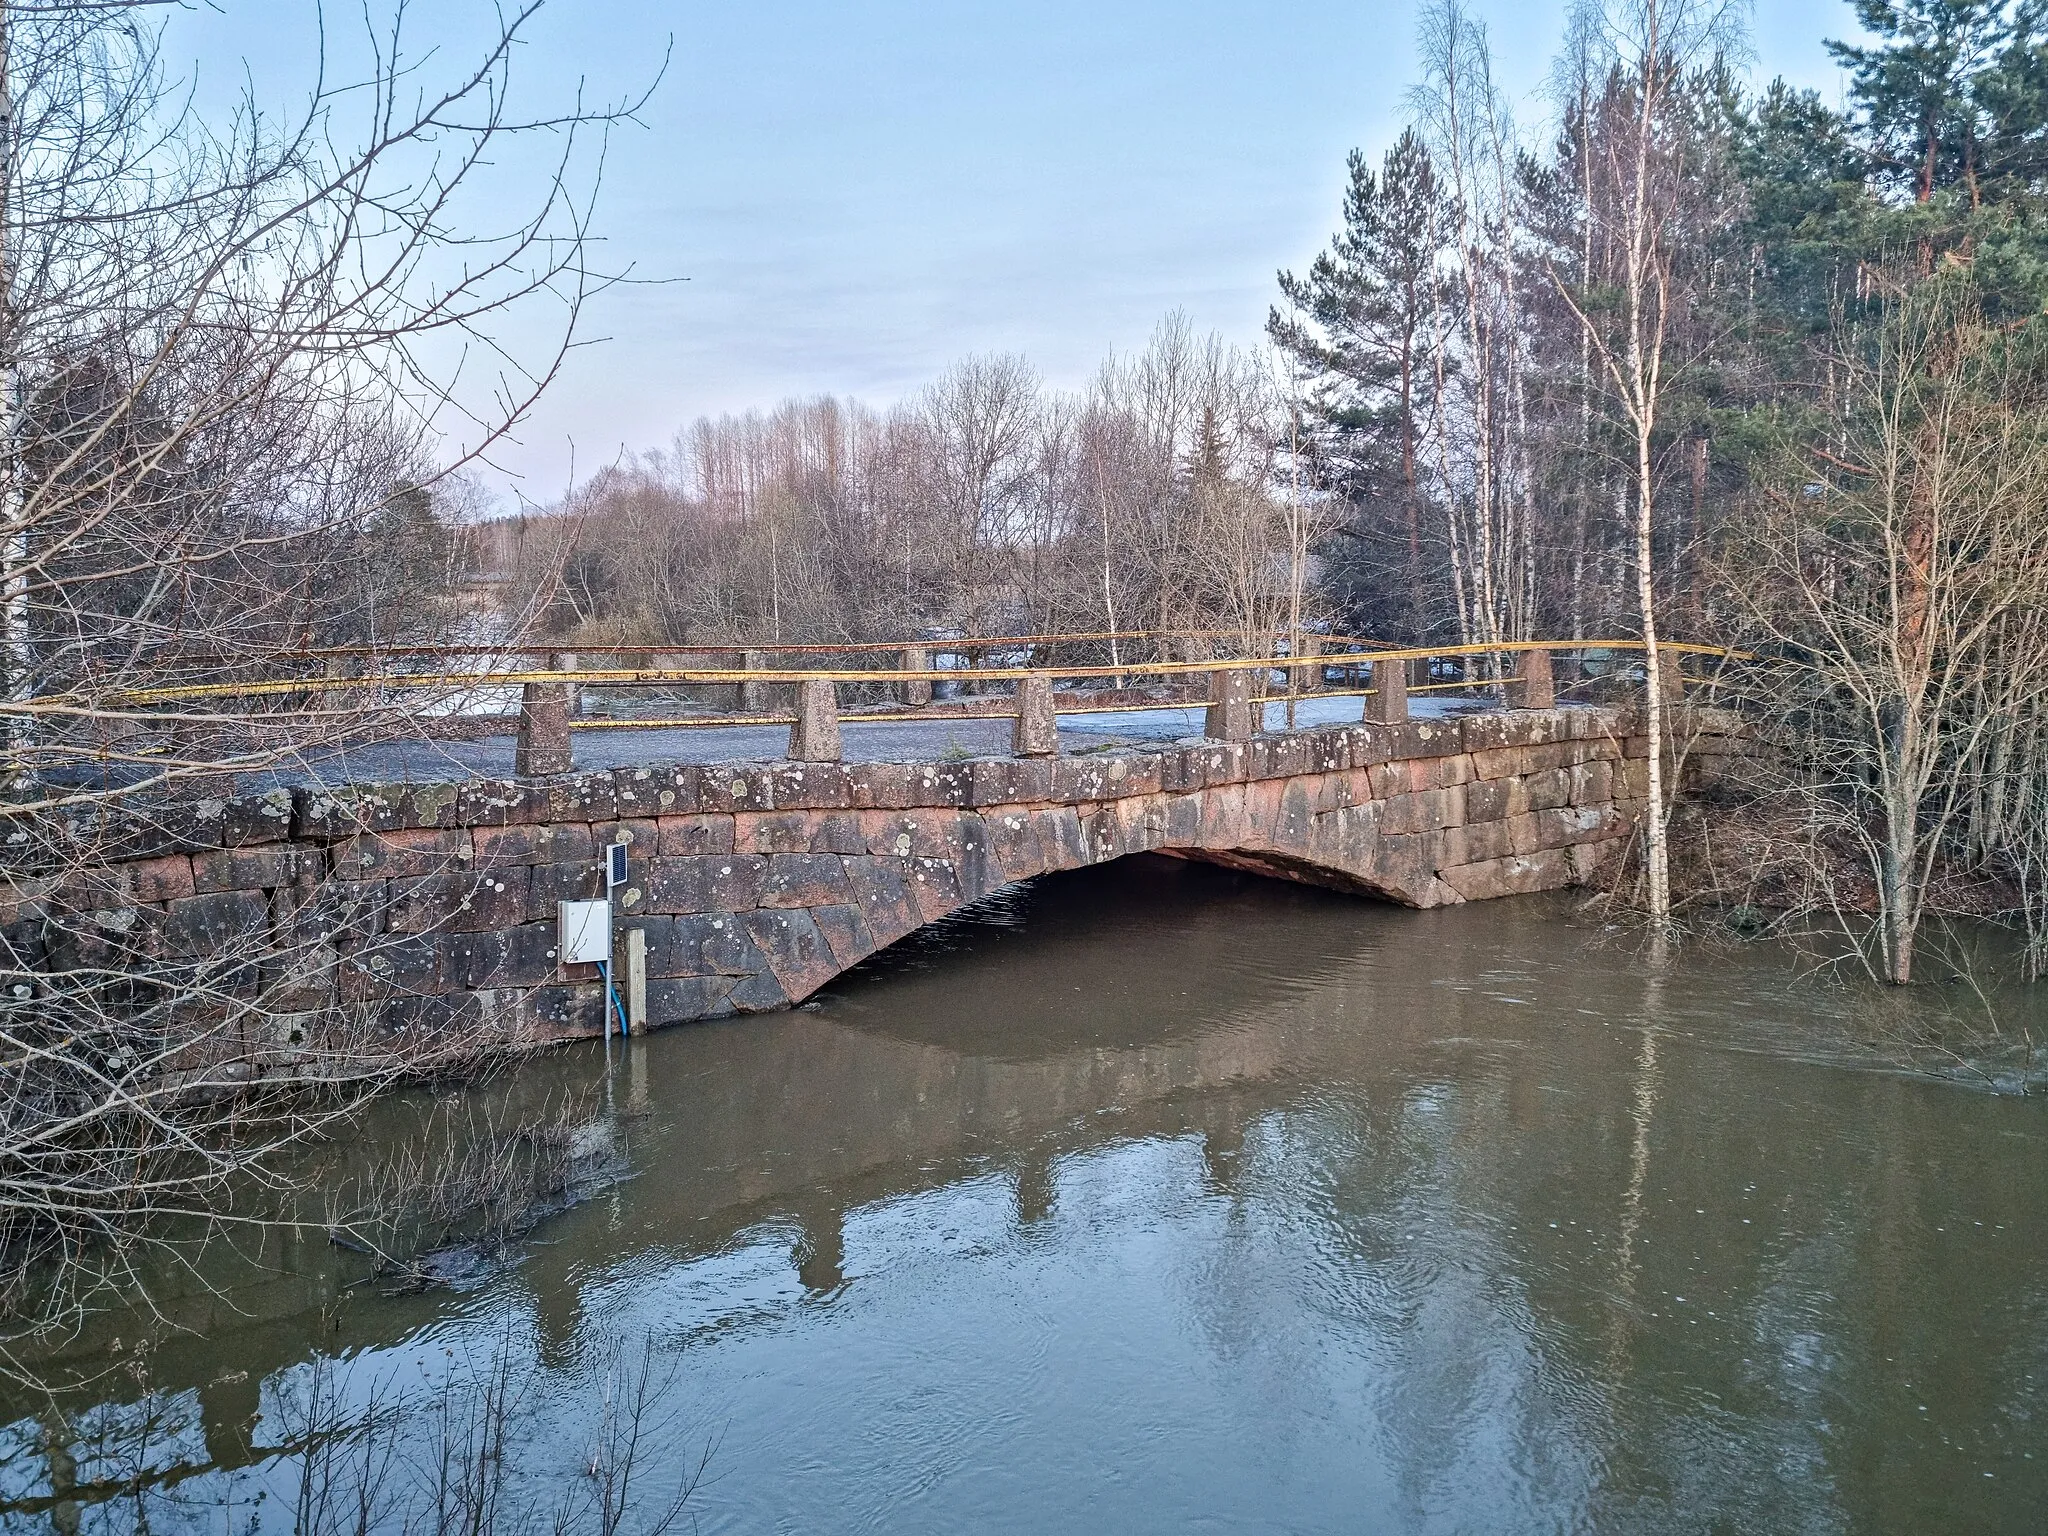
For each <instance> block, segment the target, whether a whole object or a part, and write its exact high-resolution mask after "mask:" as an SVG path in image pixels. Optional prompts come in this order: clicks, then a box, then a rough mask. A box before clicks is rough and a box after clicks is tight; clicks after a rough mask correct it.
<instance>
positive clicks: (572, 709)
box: [548, 651, 583, 720]
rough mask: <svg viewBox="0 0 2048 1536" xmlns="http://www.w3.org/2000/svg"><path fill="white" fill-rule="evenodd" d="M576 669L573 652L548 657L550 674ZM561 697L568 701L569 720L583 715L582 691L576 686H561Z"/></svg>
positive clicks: (559, 652)
mask: <svg viewBox="0 0 2048 1536" xmlns="http://www.w3.org/2000/svg"><path fill="white" fill-rule="evenodd" d="M576 669H577V667H576V653H575V652H574V651H556V652H555V653H554V654H553V655H552V656H550V657H548V670H549V671H550V672H574V671H575V670H576ZM562 697H563V698H564V699H566V700H567V701H568V709H569V718H570V719H571V720H574V719H575V718H576V717H577V716H579V715H581V714H582V713H583V690H582V689H581V688H579V687H578V686H577V685H576V684H574V683H564V684H562Z"/></svg>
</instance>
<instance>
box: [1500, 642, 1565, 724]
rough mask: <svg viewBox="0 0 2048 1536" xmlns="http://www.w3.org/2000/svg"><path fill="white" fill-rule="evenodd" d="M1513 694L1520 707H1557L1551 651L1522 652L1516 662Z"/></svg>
mask: <svg viewBox="0 0 2048 1536" xmlns="http://www.w3.org/2000/svg"><path fill="white" fill-rule="evenodd" d="M1511 694H1512V697H1513V699H1514V702H1515V707H1516V708H1518V709H1532V710H1533V709H1554V708H1555V707H1556V705H1557V682H1556V678H1555V676H1554V675H1553V673H1552V671H1551V666H1550V652H1548V651H1544V650H1534V651H1524V652H1522V653H1521V655H1520V657H1519V658H1517V661H1516V664H1515V682H1514V686H1513V688H1512V690H1511Z"/></svg>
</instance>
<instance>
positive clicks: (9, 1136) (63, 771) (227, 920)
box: [0, 0, 625, 1318]
mask: <svg viewBox="0 0 2048 1536" xmlns="http://www.w3.org/2000/svg"><path fill="white" fill-rule="evenodd" d="M538 9H539V5H538V3H537V0H533V3H528V4H525V5H523V6H521V7H519V8H516V9H515V10H513V11H511V12H509V13H504V14H502V15H500V16H499V17H498V20H497V22H496V23H494V24H493V25H494V30H493V32H492V34H491V36H490V38H489V40H488V41H487V43H486V45H485V46H484V47H482V48H481V49H480V50H479V52H478V53H477V54H475V55H474V56H473V57H471V58H469V59H468V60H466V61H460V62H458V61H457V60H455V59H454V58H453V57H451V56H449V55H447V54H445V53H442V52H439V51H433V50H429V51H423V52H416V51H415V50H414V49H413V47H412V35H411V33H410V31H409V30H408V29H407V26H406V22H407V17H408V12H407V8H406V7H405V6H403V5H393V6H391V7H390V8H389V9H388V10H386V11H384V12H382V13H381V18H380V14H379V13H378V12H376V11H374V10H373V11H371V12H367V13H366V14H365V16H364V22H365V25H366V27H368V28H369V31H368V32H367V33H366V36H365V51H366V54H367V57H368V59H369V63H368V65H367V66H366V72H364V73H362V74H360V75H357V76H355V77H352V78H346V79H343V78H328V77H326V76H325V75H324V74H323V76H322V77H321V78H320V79H319V80H318V81H317V83H315V84H314V85H313V87H312V88H311V92H310V94H309V96H308V99H307V101H306V104H305V106H304V108H303V109H302V110H301V111H300V113H299V114H298V115H297V117H296V118H293V119H290V120H279V119H276V118H273V117H269V116H266V115H265V114H264V113H262V112H261V111H259V110H258V109H257V108H256V106H255V105H254V103H253V101H251V102H248V103H245V104H244V105H243V106H242V107H241V109H240V110H239V112H237V113H236V114H234V115H233V116H232V117H231V118H230V119H229V120H227V121H209V120H207V119H205V118H204V117H202V116H200V115H198V114H197V113H196V112H195V111H194V110H193V109H192V107H191V106H190V104H189V102H186V101H185V100H183V99H182V98H181V97H180V96H179V95H178V94H177V93H176V91H175V90H174V89H173V85H172V82H171V81H170V79H169V77H168V75H167V73H166V71H165V69H164V67H163V64H162V61H161V59H160V57H159V45H160V34H159V33H158V32H157V31H155V30H152V27H153V23H152V22H151V20H150V18H149V15H148V8H147V7H144V6H141V5H126V4H100V3H91V0H77V3H70V0H48V3H39V4H34V5H19V4H10V5H5V6H0V61H4V68H0V75H4V80H5V85H6V97H5V100H6V111H5V113H4V116H0V132H4V134H5V139H4V150H0V174H4V185H0V382H4V386H5V389H6V394H7V400H6V408H7V417H6V422H5V427H4V431H0V551H4V554H5V571H4V587H5V604H4V613H5V656H6V687H5V698H4V701H0V734H4V738H5V741H6V761H5V765H4V767H5V772H4V778H5V782H6V786H7V799H8V802H9V803H8V804H7V806H6V807H5V810H6V819H5V829H6V830H5V841H4V844H0V848H4V853H0V859H4V864H0V876H4V880H0V1052H4V1058H0V1251H4V1256H5V1258H6V1260H7V1272H8V1273H9V1274H10V1275H11V1276H13V1277H14V1278H15V1279H17V1280H19V1279H21V1278H22V1277H23V1276H24V1275H25V1274H26V1273H27V1271H26V1270H25V1269H24V1267H23V1266H24V1265H26V1264H28V1263H29V1262H30V1261H32V1260H33V1259H35V1258H36V1257H37V1256H38V1255H40V1254H45V1253H57V1254H60V1255H61V1256H62V1257H63V1258H64V1259H65V1260H66V1264H65V1267H64V1274H65V1276H66V1278H67V1279H71V1280H77V1279H78V1277H80V1276H89V1275H90V1274H92V1273H93V1272H94V1268H95V1267H94V1265H93V1264H91V1263H87V1262H86V1261H87V1260H89V1259H91V1258H92V1257H93V1255H94V1254H95V1253H99V1254H103V1255H108V1256H111V1262H113V1263H114V1264H115V1266H116V1268H117V1269H118V1264H119V1257H118V1256H119V1253H120V1244H121V1242H122V1241H123V1240H124V1239H125V1238H126V1237H128V1236H129V1235H131V1234H132V1233H133V1232H134V1231H135V1230H136V1224H137V1223H138V1222H141V1221H146V1220H147V1219H148V1218H151V1217H156V1216H161V1215H163V1214H165V1213H178V1212H182V1213H187V1214H193V1215H212V1214H217V1202H218V1199H219V1197H220V1196H221V1195H222V1193H223V1192H224V1191H225V1190H227V1189H228V1188H230V1187H232V1186H234V1185H235V1183H236V1181H238V1180H241V1179H243V1178H245V1177H248V1176H250V1175H251V1173H252V1171H255V1172H257V1173H258V1174H260V1172H261V1170H262V1169H264V1168H266V1167H269V1166H271V1164H270V1159H271V1158H272V1156H273V1154H275V1153H276V1152H277V1150H278V1149H279V1148H280V1147H281V1146H283V1145H286V1144H289V1143H290V1142H292V1141H294V1140H296V1139H299V1138H303V1137H304V1136H306V1135H309V1134H311V1133H312V1132H313V1131H315V1130H317V1129H318V1128H319V1127H320V1126H321V1125H322V1124H324V1123H326V1122H327V1120H328V1118H329V1117H331V1116H332V1115H333V1114H336V1113H341V1112H345V1111H346V1109H347V1108H348V1106H349V1105H350V1104H351V1103H352V1102H354V1101H355V1099H356V1098H358V1097H359V1096H360V1094H361V1093H362V1092H363V1091H365V1090H366V1089H368V1088H370V1087H373V1086H375V1085H376V1084H379V1083H382V1082H385V1081H389V1080H390V1078H391V1077H393V1076H394V1075H396V1074H399V1073H403V1072H406V1071H411V1070H431V1069H433V1068H434V1067H436V1066H437V1065H442V1064H445V1061H446V1057H445V1056H444V1055H443V1054H442V1053H440V1052H438V1051H436V1050H434V1049H427V1048H420V1049H413V1048H410V1047H408V1046H406V1045H405V1043H404V1040H403V1039H402V1038H398V1039H395V1038H394V1037H393V1036H392V1034H391V1030H390V1026H391V1023H392V1020H391V1018H390V1017H389V1015H388V1014H387V1013H386V1012H385V1011H384V1010H383V1009H382V1008H381V1007H379V1006H376V1005H375V1004H374V1001H373V999H372V998H370V997H365V998H363V999H359V1000H351V999H347V998H344V997H342V996H339V995H337V994H335V993H332V992H329V991H324V990H322V989H321V988H319V987H315V986H309V984H308V982H307V979H306V978H307V977H309V976H317V975H321V974H324V972H325V968H324V967H323V966H322V965H320V964H318V963H317V962H318V961H319V960H320V958H321V957H323V956H327V955H330V954H331V953H332V951H333V947H334V945H335V943H336V941H337V938H338V936H339V935H340V934H342V933H344V932H347V931H350V930H351V929H352V928H354V927H360V926H361V923H362V919H363V914H362V913H360V912H356V911H351V910H348V909H346V907H345V906H340V905H332V904H325V903H323V902H321V901H317V900H314V899H312V897H311V895H310V890H311V887H310V885H302V884H300V883H298V882H295V881H294V879H293V878H292V877H291V875H290V874H289V872H286V871H283V870H282V869H280V870H279V871H278V872H277V873H276V878H275V881H274V882H273V886H272V887H266V888H265V889H264V890H262V891H260V892H252V893H250V894H249V899H246V900H239V901H231V902H227V903H214V904H207V903H203V902H202V903H201V904H200V908H203V910H200V909H199V908H195V909H193V910H192V911H191V912H190V913H189V914H188V917H187V918H180V919H173V920H172V921H170V922H168V923H165V922H163V921H162V920H161V917H162V914H161V909H159V908H152V907H150V906H148V905H147V904H146V898H142V899H139V898H138V893H137V892H136V891H135V890H134V889H132V888H130V887H128V886H126V885H124V884H123V883H122V881H121V880H120V879H118V878H116V877H113V876H110V875H108V874H106V873H105V872H104V871H105V869H106V867H107V865H108V864H109V863H110V862H111V861H115V860H118V859H119V858H121V857H124V856H128V857H132V856H133V855H134V854H136V853H137V852H139V851H146V848H147V847H162V848H170V849H175V848H177V847H179V846H181V844H180V843H179V837H180V835H181V834H180V833H179V831H178V828H179V827H180V826H181V825H184V824H186V823H188V822H189V821H190V819H191V817H192V816H193V814H194V806H195V805H197V804H203V803H204V801H203V796H205V795H209V794H211V795H217V794H218V793H219V792H220V790H221V789H222V788H223V787H225V786H227V785H231V784H232V783H234V782H235V781H234V777H233V776H234V775H236V774H238V773H244V774H246V773H251V772H262V773H265V774H273V775H274V774H276V773H279V772H286V771H292V770H294V769H295V768H297V767H300V766H302V765H305V764H306V763H307V762H308V761H309V759H310V758H312V757H314V756H317V755H318V754H319V753H320V752H321V751H322V750H324V749H326V748H329V747H331V746H333V745H334V744H336V743H339V742H344V741H347V740H350V739H354V738H358V737H361V736H363V735H365V734H398V733H403V732H407V731H410V730H413V729H415V728H416V726H415V725H414V724H413V723H412V722H413V721H414V720H415V719H416V717H417V713H418V708H417V701H416V700H414V701H410V702H409V704H408V706H407V707H406V708H405V709H402V710H401V709H399V708H396V707H394V706H393V705H392V704H391V703H390V702H389V701H387V700H385V699H383V698H381V697H380V696H378V694H377V693H376V691H375V690H371V689H353V690H346V691H344V690H338V689H333V688H322V687H319V686H316V684H317V682H318V680H320V679H323V678H325V677H326V676H327V671H326V666H327V663H326V662H324V661H322V660H321V659H320V658H319V657H318V656H317V655H315V656H309V654H308V653H309V649H311V650H317V648H319V647H321V646H331V645H335V644H337V643H351V642H373V643H383V642H386V641H388V640H391V639H393V638H401V637H402V632H403V631H404V630H405V629H406V628H407V627H408V626H410V625H414V624H424V623H433V622H437V621H438V620H440V619H442V618H445V617H446V615H445V613H443V612H440V611H438V610H435V609H433V608H432V607H427V608H421V607H420V606H419V605H418V603H417V602H416V601H415V599H416V598H417V596H418V593H419V590H420V588H422V587H432V586H434V585H435V584H436V583H438V582H439V580H440V577H441V573H442V572H444V571H445V570H446V569H447V568H448V564H449V561H450V560H451V559H452V558H453V556H452V554H451V553H450V545H449V534H448V529H447V527H446V525H445V523H444V522H443V521H442V519H441V517H440V514H439V513H438V512H437V509H436V497H437V496H438V495H439V494H440V488H441V487H443V486H450V482H449V481H448V478H447V477H448V474H449V472H450V471H451V470H452V469H454V468H457V467H459V466H460V464H462V463H463V462H466V461H470V460H474V459H475V458H477V457H478V456H479V455H481V454H484V453H486V452H488V450H489V448H490V445H491V444H492V443H493V442H494V441H496V440H497V438H498V437H499V436H501V435H502V434H503V433H504V432H505V431H506V430H507V429H508V428H509V427H510V426H511V425H512V424H514V423H515V422H516V421H517V420H518V419H519V418H520V417H521V415H522V414H523V413H524V411H525V410H526V408H527V407H528V406H529V405H530V404H531V402H532V401H533V399H534V398H535V397H536V396H537V394H538V393H539V391H540V390H541V389H543V388H544V387H545V385H546V384H547V382H548V380H549V379H550V378H551V377H552V375H553V372H554V369H555V365H556V363H557V362H558V360H559V358H560V356H561V347H563V346H566V345H567V341H568V337H569V335H570V334H571V333H572V332H573V328H574V325H575V321H576V317H577V315H578V312H579V311H580V309H581V307H582V305H583V303H584V302H585V301H586V299H587V298H588V296H589V295H590V294H591V292H593V291H594V289H595V288H596V287H597V286H599V285H601V283H602V282H603V281H604V279H603V278H602V277H601V276H600V275H599V274H596V273H594V272H593V271H591V270H590V268H589V267H588V266H587V264H586V262H585V260H584V251H585V235H586V231H587V229H588V220H589V216H590V207H591V203H590V196H591V195H592V193H593V192H594V189H595V184H596V172H597V167H598V163H599V157H600V156H601V152H602V143H601V140H602V137H603V132H604V130H605V129H606V128H607V127H608V125H610V124H611V123H614V122H617V121H619V120H620V119H621V117H622V116H623V115H624V111H625V109H623V108H607V109H593V108H591V107H588V106H586V105H584V104H582V103H581V102H579V101H576V100H574V99H571V100H569V101H568V102H567V103H566V104H564V105H562V106H560V107H558V108H546V109H543V110H540V111H536V112H528V113H522V112H520V111H519V110H518V108H517V107H516V106H515V103H516V102H517V101H518V100H519V99H520V96H521V94H522V93H521V92H520V91H519V90H517V89H515V86H514V81H513V78H512V63H513V59H514V56H515V53H516V52H517V48H518V44H519V43H520V41H521V38H522V36H523V34H524V32H525V31H526V30H527V29H528V28H529V27H530V24H531V21H532V18H533V16H534V15H535V13H536V12H537V11H538ZM516 136H532V137H535V138H537V139H546V140H547V141H548V142H550V143H551V144H552V145H553V146H554V149H553V153H554V154H555V156H556V157H557V158H555V159H554V160H553V162H552V165H553V168H552V170H551V171H550V172H547V173H545V174H543V175H542V176H541V178H540V180H539V183H538V185H537V186H536V187H535V188H534V189H533V196H532V197H531V199H530V201H529V203H528V204H527V205H526V206H525V207H523V208H520V207H517V206H512V205H508V204H507V203H506V202H505V201H504V187H503V185H502V183H501V182H499V181H496V180H494V182H493V185H492V186H491V187H489V188H484V187H482V186H480V185H479V177H480V172H481V170H482V168H483V167H484V166H485V165H486V164H487V163H488V161H489V160H490V159H491V157H492V156H493V155H494V153H495V152H496V149H497V148H499V147H502V145H503V144H504V142H505V141H506V140H507V139H508V138H512V137H516ZM535 306H539V307H543V308H553V309H555V310H556V312H557V313H558V315H559V317H560V319H561V321H562V329H561V331H560V333H559V335H560V340H559V342H558V345H557V346H556V348H555V349H554V350H553V352H552V353H550V354H548V355H543V356H536V357H527V358H523V359H520V358H514V357H512V356H511V355H510V354H509V353H507V352H505V351H504V350H503V349H502V348H501V347H500V346H499V336H500V334H501V331H500V321H501V319H502V317H503V316H505V315H506V314H508V313H510V312H513V311H516V310H521V309H526V308H532V307H535ZM465 350H467V351H469V352H471V353H473V354H475V355H477V356H483V357H493V358H495V359H497V363H496V365H495V366H494V367H492V368H491V369H490V370H489V374H490V377H489V378H488V379H487V380H479V381H478V382H477V385H476V387H474V388H469V387H466V386H465V387H458V386H463V385H464V376H463V362H462V355H463V353H464V351H465ZM450 489H451V491H455V490H459V489H460V488H459V487H454V486H450ZM394 627H395V628H396V629H397V630H399V631H400V632H401V633H400V634H394ZM300 679H304V680H306V681H307V683H308V685H309V686H308V687H307V688H306V689H305V690H304V691H303V692H297V691H286V692H283V693H271V694H266V695H263V696H262V697H261V698H258V699H254V700H251V699H248V698H237V697H233V696H217V695H214V694H210V693H208V692H207V690H209V689H216V688H221V687H227V688H230V689H232V688H237V687H245V686H248V685H251V684H265V685H270V686H275V685H278V684H280V683H286V684H292V683H296V682H297V681H298V680H300ZM374 951H375V946H374V945H370V946H368V947H367V948H366V951H365V954H366V963H367V960H368V958H370V957H371V956H373V955H374ZM465 1049H467V1047H465ZM316 1092H317V1094H318V1095H320V1096H317V1097H309V1095H314V1094H315V1093H316ZM102 1244H104V1246H96V1245H102ZM71 1294H73V1295H74V1296H75V1295H76V1286H74V1287H73V1290H72V1293H71ZM12 1299H13V1300H14V1301H16V1302H17V1303H19V1302H20V1301H21V1294H20V1293H12ZM15 1315H17V1316H23V1315H27V1316H30V1317H31V1318H33V1317H34V1316H35V1315H37V1314H35V1313H34V1312H33V1310H32V1309H31V1310H30V1311H29V1312H27V1313H24V1312H22V1311H17V1312H16V1314H15Z"/></svg>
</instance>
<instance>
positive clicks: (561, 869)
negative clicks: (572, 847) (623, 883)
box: [526, 859, 647, 923]
mask: <svg viewBox="0 0 2048 1536" xmlns="http://www.w3.org/2000/svg"><path fill="white" fill-rule="evenodd" d="M527 880H528V887H527V896H526V920H527V921H528V922H532V923H538V922H543V921H545V922H550V923H551V922H553V921H554V920H555V903H557V902H561V901H593V900H595V899H596V898H597V897H599V896H602V895H603V894H604V872H603V871H602V870H600V869H599V868H598V867H597V864H596V861H595V860H590V859H578V860H577V861H576V862H575V863H573V864H535V865H534V866H532V868H531V869H530V870H528V872H527ZM633 884H634V886H635V887H636V888H638V889H640V890H641V891H642V892H643V893H644V891H645V889H646V885H647V879H646V874H645V871H642V872H640V873H639V874H637V875H636V876H635V879H634V881H633Z"/></svg>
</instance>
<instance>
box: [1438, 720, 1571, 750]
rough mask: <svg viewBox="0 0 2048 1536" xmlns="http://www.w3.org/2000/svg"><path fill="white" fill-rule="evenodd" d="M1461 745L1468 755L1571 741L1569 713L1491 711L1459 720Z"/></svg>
mask: <svg viewBox="0 0 2048 1536" xmlns="http://www.w3.org/2000/svg"><path fill="white" fill-rule="evenodd" d="M1458 730H1459V738H1460V742H1461V744H1462V745H1463V747H1464V749H1465V750H1466V751H1467V752H1498V751H1500V750H1502V749H1503V748H1506V747H1532V746H1541V745H1544V744H1547V743H1550V742H1558V741H1568V740H1570V739H1571V722H1570V720H1569V719H1568V718H1567V717H1566V712H1565V711H1563V710H1558V709H1548V710H1505V711H1489V712H1487V713H1485V714H1477V715H1467V716H1465V717H1464V718H1463V719H1462V720H1460V721H1458Z"/></svg>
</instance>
